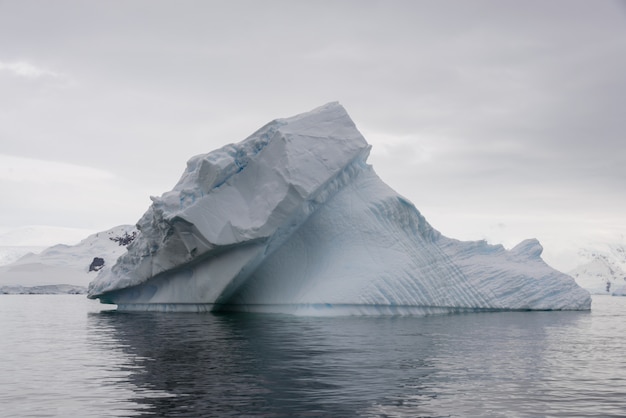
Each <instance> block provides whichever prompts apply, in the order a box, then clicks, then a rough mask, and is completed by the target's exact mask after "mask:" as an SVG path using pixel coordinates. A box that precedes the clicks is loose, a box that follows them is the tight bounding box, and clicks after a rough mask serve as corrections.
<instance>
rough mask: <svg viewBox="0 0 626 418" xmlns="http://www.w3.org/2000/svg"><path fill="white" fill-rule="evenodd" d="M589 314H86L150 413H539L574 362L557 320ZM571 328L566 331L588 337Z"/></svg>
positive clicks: (572, 321) (564, 326) (570, 324)
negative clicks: (118, 354)
mask: <svg viewBox="0 0 626 418" xmlns="http://www.w3.org/2000/svg"><path fill="white" fill-rule="evenodd" d="M586 316H587V315H586V314H584V313H575V312H563V313H551V314H547V313H504V314H498V315H494V314H470V315H458V316H449V315H444V316H430V317H419V318H415V317H404V318H389V317H384V318H359V317H344V318H333V319H329V318H302V317H293V316H278V315H247V314H234V315H191V316H190V315H186V314H171V315H163V314H157V313H121V312H107V313H101V314H93V315H90V317H89V320H90V322H92V323H94V326H93V329H94V330H96V329H100V330H102V329H107V330H108V331H107V333H108V335H109V336H110V339H111V341H110V342H109V344H112V345H114V346H115V347H118V348H117V350H121V351H123V352H124V353H125V356H126V361H124V362H122V363H121V364H120V365H119V366H116V365H114V364H110V365H109V367H112V368H115V367H119V369H121V370H124V371H126V372H127V373H128V374H127V377H126V379H127V382H126V384H127V385H128V386H129V387H134V388H136V390H135V392H136V397H135V398H133V399H132V401H133V402H134V403H135V404H137V405H138V406H137V409H138V411H139V412H141V411H143V412H144V413H145V414H146V415H150V416H278V417H286V416H295V417H297V416H468V415H469V416H481V415H484V412H485V411H493V412H494V416H506V415H507V414H506V412H507V411H512V410H514V411H524V408H527V411H526V412H528V414H527V415H526V416H536V415H537V414H536V412H538V411H539V410H538V409H537V408H541V406H538V404H539V403H540V402H541V401H542V400H545V401H546V402H548V401H550V402H551V401H553V400H554V399H555V396H556V397H557V398H558V397H559V396H560V395H557V394H558V391H559V388H560V387H561V386H560V385H561V383H559V382H561V379H563V374H567V373H569V372H570V371H571V364H572V363H571V362H567V356H568V355H570V354H571V350H569V349H568V342H566V341H563V340H558V341H557V340H555V338H557V337H555V334H558V333H555V332H554V330H555V329H558V330H565V331H564V332H567V330H568V329H574V330H577V329H576V323H577V321H579V320H580V319H583V318H585V317H586ZM577 331H579V332H578V334H580V335H578V334H577V335H575V336H574V337H573V341H578V340H581V338H582V339H584V335H583V334H584V330H583V329H582V328H581V329H578V330H577ZM562 335H563V334H562ZM581 335H582V337H581ZM567 353H569V354H567ZM559 355H560V356H564V357H559ZM564 367H565V369H566V370H565V369H564ZM555 378H558V380H555ZM565 380H566V379H563V384H567V382H566V381H565ZM116 384H119V385H124V384H125V383H124V382H122V381H120V380H118V381H117V382H116ZM582 389H584V387H583V388H582ZM570 390H571V388H570ZM477 394H479V395H480V396H479V397H477ZM573 399H577V398H576V397H573ZM507 402H511V403H515V406H514V407H512V406H511V405H512V404H509V405H507ZM573 407H577V405H573ZM470 411H474V412H476V413H475V414H471V413H469V412H470ZM481 411H482V412H483V414H481V413H480V412H481ZM533 412H535V414H533ZM522 415H523V414H522Z"/></svg>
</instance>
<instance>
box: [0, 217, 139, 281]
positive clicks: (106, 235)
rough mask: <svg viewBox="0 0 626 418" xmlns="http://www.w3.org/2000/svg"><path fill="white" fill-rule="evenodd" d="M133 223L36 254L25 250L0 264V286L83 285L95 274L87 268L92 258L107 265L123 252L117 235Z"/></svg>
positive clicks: (129, 231)
mask: <svg viewBox="0 0 626 418" xmlns="http://www.w3.org/2000/svg"><path fill="white" fill-rule="evenodd" d="M134 229H135V227H134V226H132V225H120V226H116V227H114V228H111V229H109V230H106V231H102V232H97V233H95V234H91V235H89V236H88V237H86V238H84V239H82V240H81V241H80V242H79V243H78V244H75V245H67V244H57V245H53V246H51V247H48V248H46V249H45V250H43V251H42V252H41V253H38V254H34V253H31V254H27V255H25V256H23V257H21V258H20V259H18V260H17V261H15V262H13V263H11V264H7V265H5V266H0V287H4V288H6V287H7V286H9V287H11V288H22V289H26V288H30V287H33V286H56V285H61V284H65V285H72V286H82V287H83V288H85V287H86V286H87V285H88V284H89V281H90V280H92V279H93V278H94V277H95V275H96V274H97V272H96V271H91V272H90V271H89V266H90V264H91V263H92V262H93V260H94V258H96V257H98V258H101V259H102V260H103V261H104V266H105V267H109V268H110V266H111V265H113V264H114V263H115V261H116V260H117V258H118V257H119V256H120V255H121V254H123V253H124V252H126V248H125V247H124V246H123V245H119V243H118V242H117V241H116V239H117V238H120V237H124V235H125V234H132V232H133V231H134Z"/></svg>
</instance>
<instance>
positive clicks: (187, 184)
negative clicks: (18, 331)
mask: <svg viewBox="0 0 626 418" xmlns="http://www.w3.org/2000/svg"><path fill="white" fill-rule="evenodd" d="M369 151H370V145H369V144H368V143H367V142H366V140H365V138H363V136H362V135H361V133H360V132H359V131H358V129H357V128H356V126H355V124H354V122H353V121H352V120H351V119H350V117H349V116H348V114H347V112H346V110H345V109H344V108H343V107H342V106H341V105H340V104H339V103H329V104H326V105H324V106H322V107H319V108H317V109H314V110H312V111H310V112H308V113H304V114H300V115H297V116H294V117H291V118H286V119H277V120H274V121H272V122H270V123H268V124H267V125H265V126H264V127H262V128H261V129H259V130H258V131H256V132H255V133H253V134H252V135H251V136H249V137H248V138H246V139H245V140H243V141H241V142H239V143H237V144H229V145H226V146H224V147H223V148H221V149H218V150H215V151H213V152H210V153H208V154H203V155H198V156H195V157H192V158H191V159H190V160H189V161H188V162H187V167H186V170H185V171H184V173H183V175H182V177H181V179H180V180H179V182H178V183H177V184H176V186H175V187H174V188H173V189H172V190H171V191H169V192H166V193H164V194H163V195H162V196H160V197H152V198H151V199H152V205H151V206H150V207H149V209H148V210H147V212H146V213H145V214H144V215H143V216H142V218H141V219H140V220H139V221H138V223H137V229H138V230H139V231H140V232H139V234H138V236H137V238H136V239H135V240H134V242H133V243H132V244H130V245H129V246H128V248H127V252H126V253H125V254H123V255H121V256H120V258H119V259H118V260H117V263H116V264H115V265H113V266H110V265H109V266H107V265H105V266H104V268H103V269H102V270H101V271H100V272H99V274H98V276H97V277H96V279H95V280H93V281H92V282H91V283H90V284H89V289H88V297H90V298H94V299H95V298H98V299H100V301H101V302H102V303H109V304H117V305H118V309H120V310H159V311H223V310H230V311H245V312H273V313H292V314H304V315H380V314H390V315H403V314H431V313H447V312H467V311H482V310H486V311H491V310H587V309H590V305H591V298H590V296H589V293H588V292H587V291H585V290H583V289H582V288H580V287H579V286H578V285H577V284H576V283H575V282H574V280H573V279H572V278H571V277H569V276H567V275H565V274H563V273H561V272H558V271H556V270H554V269H552V268H551V267H549V266H548V265H547V264H546V263H545V262H543V260H542V259H541V252H542V247H541V245H540V244H539V242H538V241H536V240H527V241H524V242H522V243H521V244H519V245H518V246H516V247H515V248H513V249H511V250H510V251H509V250H506V249H504V247H502V246H501V245H489V244H487V243H486V242H484V241H478V242H461V241H457V240H454V239H450V238H447V237H445V236H443V235H442V234H441V233H439V232H438V231H437V230H435V229H434V228H433V227H432V226H431V225H430V224H429V223H428V222H427V221H426V219H425V218H424V217H423V216H422V214H421V213H420V212H419V211H418V210H417V209H416V207H415V206H414V205H413V204H412V203H411V202H409V201H408V200H407V199H405V198H404V197H402V196H400V195H399V194H398V193H396V192H395V191H394V190H392V189H391V188H390V187H389V186H387V185H386V184H385V183H384V182H383V181H382V180H381V179H380V178H379V177H378V176H377V175H376V173H375V172H374V170H373V168H372V167H371V166H370V165H368V164H367V162H366V161H367V157H368V155H369Z"/></svg>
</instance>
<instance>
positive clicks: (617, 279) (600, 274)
mask: <svg viewBox="0 0 626 418" xmlns="http://www.w3.org/2000/svg"><path fill="white" fill-rule="evenodd" d="M579 257H581V259H582V260H584V261H583V262H582V263H581V264H580V265H579V266H577V267H576V268H575V269H573V270H571V271H570V272H569V275H570V276H572V277H573V278H574V279H575V280H576V283H578V284H579V285H580V286H581V287H582V288H584V289H587V290H588V291H589V292H591V293H592V294H603V295H606V294H610V295H615V296H624V294H625V293H626V244H624V243H623V242H621V243H611V244H603V245H600V244H593V245H591V246H590V248H585V249H581V250H580V251H579Z"/></svg>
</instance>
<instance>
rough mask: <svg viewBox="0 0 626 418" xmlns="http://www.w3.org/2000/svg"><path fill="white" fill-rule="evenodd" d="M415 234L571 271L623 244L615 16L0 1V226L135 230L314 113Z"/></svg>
mask: <svg viewBox="0 0 626 418" xmlns="http://www.w3.org/2000/svg"><path fill="white" fill-rule="evenodd" d="M335 100H336V101H339V102H340V103H342V104H343V105H344V106H345V108H346V109H347V111H348V113H350V115H351V116H352V118H353V120H354V121H355V123H356V124H357V127H359V129H360V130H361V132H362V133H363V134H364V136H365V137H366V139H367V140H368V142H370V143H371V144H372V145H373V150H372V155H371V157H370V163H371V164H372V165H373V166H374V169H375V170H376V171H377V173H378V174H379V176H380V177H381V178H382V179H383V180H384V181H385V182H387V183H388V184H389V185H390V186H392V187H393V188H395V189H396V190H397V191H398V192H400V193H401V194H403V195H405V196H406V197H408V198H409V199H410V200H412V201H413V202H414V203H415V205H416V206H417V207H418V209H420V210H421V211H422V213H423V214H424V215H425V216H426V217H427V219H428V220H429V221H430V222H431V224H433V226H434V227H435V228H437V229H439V230H440V231H442V232H443V233H444V234H446V235H448V236H452V237H454V238H459V239H483V238H485V239H488V240H489V241H490V242H493V243H503V244H505V246H507V247H511V246H512V245H514V244H516V243H517V242H519V241H520V240H522V239H524V238H530V237H536V238H538V239H540V241H542V243H543V244H544V247H546V258H547V259H549V261H551V260H553V264H554V265H556V266H557V267H560V268H566V267H569V266H570V264H571V260H570V261H568V260H567V259H565V255H564V254H565V251H566V250H567V251H571V250H572V249H573V247H574V246H575V245H578V243H579V242H588V241H611V240H612V241H615V240H620V239H621V240H623V239H624V235H626V216H625V214H626V184H625V181H626V138H625V136H626V3H625V2H623V1H622V2H619V1H604V0H599V1H573V0H564V1H550V0H540V1H527V0H524V1H363V0H360V1H319V0H316V1H306V2H305V1H302V2H297V1H293V0H290V1H258V0H255V1H168V2H166V1H154V0H150V1H100V2H96V1H63V0H60V1H54V2H51V1H30V0H14V1H11V0H9V1H7V0H4V1H3V0H0V194H1V196H2V197H1V199H0V214H1V215H2V216H1V218H0V229H7V228H14V227H20V226H24V225H50V226H62V227H74V228H85V229H89V230H94V231H95V230H103V229H108V228H110V227H112V226H115V225H118V224H122V223H131V224H132V223H135V222H136V221H137V220H138V218H139V217H140V216H141V215H142V213H143V212H144V211H145V210H146V209H147V207H148V206H149V204H150V200H149V195H160V194H162V193H163V192H165V191H167V190H169V189H171V188H172V186H173V185H174V184H175V183H176V181H177V180H178V178H179V177H180V175H181V173H182V171H183V169H184V167H185V162H186V161H187V159H189V157H191V156H193V155H195V154H200V153H206V152H209V151H211V150H213V149H215V148H217V147H220V146H222V145H224V144H226V143H230V142H237V141H240V140H242V139H244V138H245V137H247V136H248V135H249V134H251V133H252V132H253V131H255V130H256V129H257V128H259V127H260V126H262V125H264V124H265V123H267V122H269V121H270V120H272V119H275V118H280V117H288V116H292V115H294V114H297V113H302V112H305V111H308V110H310V109H312V108H314V107H317V106H320V105H322V104H324V103H326V102H329V101H335Z"/></svg>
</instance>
